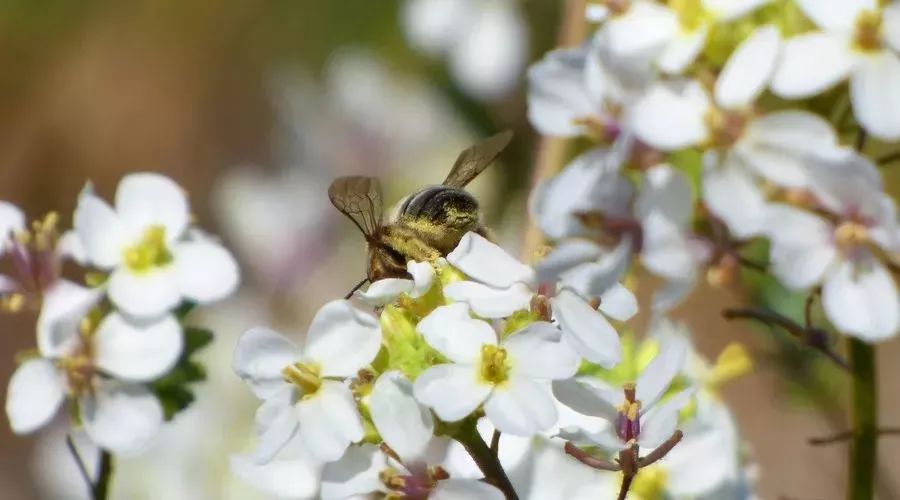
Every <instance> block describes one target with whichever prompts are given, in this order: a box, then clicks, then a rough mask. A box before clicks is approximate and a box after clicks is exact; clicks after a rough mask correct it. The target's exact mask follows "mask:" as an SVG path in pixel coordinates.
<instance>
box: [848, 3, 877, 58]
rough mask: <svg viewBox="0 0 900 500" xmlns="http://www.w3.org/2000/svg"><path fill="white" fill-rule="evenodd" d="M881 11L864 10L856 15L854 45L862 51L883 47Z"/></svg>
mask: <svg viewBox="0 0 900 500" xmlns="http://www.w3.org/2000/svg"><path fill="white" fill-rule="evenodd" d="M881 21H882V19H881V12H878V11H874V10H864V11H862V12H860V13H859V16H857V17H856V26H855V29H854V33H853V45H854V46H855V47H856V49H857V50H860V51H862V52H875V51H878V50H880V49H881Z"/></svg>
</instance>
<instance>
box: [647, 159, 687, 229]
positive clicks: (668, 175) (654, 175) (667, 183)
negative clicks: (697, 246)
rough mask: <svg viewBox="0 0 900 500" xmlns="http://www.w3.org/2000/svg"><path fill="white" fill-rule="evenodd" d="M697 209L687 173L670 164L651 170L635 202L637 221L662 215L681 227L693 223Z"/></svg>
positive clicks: (648, 170) (648, 171)
mask: <svg viewBox="0 0 900 500" xmlns="http://www.w3.org/2000/svg"><path fill="white" fill-rule="evenodd" d="M693 209H694V201H693V194H692V190H691V185H690V183H689V182H688V179H687V177H686V176H685V175H684V174H683V173H681V172H679V171H677V170H675V169H674V168H672V167H671V166H670V165H667V164H662V165H657V166H655V167H651V168H649V169H647V171H646V173H645V177H644V182H643V183H642V184H641V189H640V192H639V193H638V197H637V200H636V201H635V207H634V214H635V216H637V218H639V219H641V218H644V217H646V216H648V215H650V213H651V212H659V213H660V214H662V215H664V216H665V217H666V218H667V219H669V220H671V221H672V222H674V223H675V224H677V225H678V226H685V225H687V224H688V223H689V222H690V220H691V216H692V215H693Z"/></svg>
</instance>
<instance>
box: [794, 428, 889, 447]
mask: <svg viewBox="0 0 900 500" xmlns="http://www.w3.org/2000/svg"><path fill="white" fill-rule="evenodd" d="M875 435H876V436H879V437H881V436H900V427H884V428H881V429H876V431H875ZM855 436H856V433H854V432H853V431H843V432H839V433H837V434H832V435H831V436H822V437H811V438H809V439H808V440H807V442H808V443H809V444H810V445H812V446H824V445H829V444H834V443H840V442H842V441H849V440H851V439H853V437H855Z"/></svg>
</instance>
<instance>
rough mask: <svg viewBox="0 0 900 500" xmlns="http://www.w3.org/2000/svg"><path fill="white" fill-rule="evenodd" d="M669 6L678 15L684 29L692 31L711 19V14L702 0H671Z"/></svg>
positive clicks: (679, 22)
mask: <svg viewBox="0 0 900 500" xmlns="http://www.w3.org/2000/svg"><path fill="white" fill-rule="evenodd" d="M669 8H670V9H672V10H673V11H675V14H676V15H678V24H679V26H680V27H681V29H682V31H685V32H688V33H691V32H694V31H696V30H697V29H698V28H700V27H701V26H703V25H704V24H706V23H707V22H709V21H710V18H711V16H710V14H709V12H707V11H706V9H704V8H703V4H702V2H701V0H669Z"/></svg>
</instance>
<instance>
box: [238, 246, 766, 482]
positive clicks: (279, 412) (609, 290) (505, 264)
mask: <svg viewBox="0 0 900 500" xmlns="http://www.w3.org/2000/svg"><path fill="white" fill-rule="evenodd" d="M550 259H551V257H549V256H548V257H547V259H545V260H544V261H542V263H546V262H547V261H549V260H550ZM408 270H409V278H408V279H401V278H389V279H383V280H380V281H376V282H374V283H372V284H371V285H370V286H369V288H368V289H367V290H365V291H357V292H356V293H355V298H356V300H355V301H354V300H335V301H332V302H329V303H327V304H325V305H324V306H323V307H322V308H321V309H320V310H319V311H318V313H317V314H316V315H315V317H314V319H313V320H312V323H311V325H310V327H309V330H308V331H307V333H306V336H305V341H304V344H303V345H302V346H300V345H298V344H296V343H294V342H293V341H291V340H290V339H288V338H287V337H285V336H283V335H281V334H279V333H276V332H274V331H272V330H269V329H266V328H255V329H251V330H249V331H247V332H246V333H244V335H243V336H242V337H241V338H240V340H239V341H238V344H237V347H236V349H235V356H234V369H235V372H236V373H237V374H238V375H239V376H240V377H241V378H242V379H243V380H245V381H246V382H247V383H248V384H249V386H250V388H251V389H252V391H253V393H254V394H255V395H256V396H257V397H258V398H259V400H260V402H261V404H260V407H259V411H258V412H257V415H256V424H257V432H258V443H257V445H256V449H255V451H254V452H253V453H252V454H251V455H248V456H236V457H234V458H233V461H232V466H233V470H234V471H235V472H236V473H237V474H238V475H240V476H241V477H244V478H245V479H247V480H248V481H250V482H252V483H254V484H256V485H257V486H259V487H260V488H263V489H265V490H267V491H269V492H271V493H273V494H277V495H279V496H293V497H313V496H315V495H319V496H320V497H321V498H328V499H339V498H352V497H355V496H357V495H366V494H371V493H382V494H386V495H388V496H389V497H391V498H426V497H427V498H503V495H504V494H506V495H507V497H508V496H509V495H510V494H511V493H512V494H519V495H522V496H523V497H524V496H528V497H530V498H571V496H566V495H567V494H575V495H576V496H577V495H580V494H584V495H596V494H597V492H598V491H617V488H618V481H617V480H616V478H615V476H614V475H613V474H612V473H610V472H609V471H614V472H618V471H622V472H624V473H625V474H626V476H628V477H629V482H631V480H632V479H635V476H636V477H637V478H639V479H637V483H636V484H637V486H638V487H643V488H650V489H653V488H657V489H660V490H661V491H662V490H666V488H668V487H669V486H670V485H669V483H668V482H667V481H666V480H665V478H664V476H663V475H661V474H656V473H651V472H653V471H664V470H665V468H667V467H674V468H676V469H678V470H682V469H683V470H685V471H687V472H685V473H692V474H694V475H695V476H704V478H703V482H702V483H697V484H694V483H693V482H691V481H687V480H685V482H684V483H682V484H681V485H680V486H679V485H678V484H677V483H676V482H672V484H671V486H672V487H674V488H675V490H673V491H688V492H692V494H698V495H699V494H707V493H711V492H713V491H715V490H716V489H717V488H737V487H739V485H740V484H741V483H740V482H741V480H742V478H743V477H744V476H743V472H742V471H743V464H742V462H741V460H740V459H739V450H738V446H739V441H738V440H737V438H736V434H735V433H734V426H733V423H731V421H730V416H729V415H728V413H727V410H725V409H724V407H723V406H722V404H721V403H720V402H719V401H718V399H717V397H716V396H715V395H714V391H715V388H716V386H717V385H718V384H720V383H721V382H722V381H724V380H725V379H727V378H729V377H731V376H734V375H737V374H739V373H741V372H743V371H744V370H746V369H747V367H748V366H749V364H748V361H747V358H746V356H745V355H744V354H743V351H741V350H740V349H739V348H737V347H735V348H733V349H731V350H730V354H729V355H728V356H723V358H727V359H725V360H724V361H720V362H719V363H718V364H717V365H716V367H715V368H711V367H709V366H708V365H706V364H705V363H703V362H702V361H698V360H697V359H698V358H697V355H696V354H695V353H693V351H692V349H691V347H690V342H689V341H688V339H687V336H686V333H685V331H684V330H683V328H681V327H679V326H676V325H673V324H672V323H670V322H668V321H666V320H664V319H662V318H660V319H659V321H658V322H656V323H655V325H656V326H654V327H653V329H652V330H653V332H652V333H651V335H650V336H649V337H648V340H645V341H644V342H643V343H642V344H641V347H640V348H639V347H637V345H636V343H635V340H634V337H633V335H631V334H627V335H625V336H621V335H620V334H619V332H618V331H617V326H616V325H623V323H621V321H625V320H627V319H629V318H631V317H632V316H633V315H634V314H635V313H636V312H637V304H636V300H635V297H634V296H633V295H632V294H631V292H630V291H629V290H628V289H627V288H625V287H624V286H623V285H621V284H620V283H617V282H616V283H613V284H610V285H608V286H606V287H605V289H604V290H603V293H601V294H593V293H592V290H597V289H598V288H597V286H599V285H597V284H595V283H591V282H589V281H585V280H583V279H580V280H579V279H576V277H575V276H573V275H571V274H567V273H562V276H561V277H560V278H559V279H555V280H547V279H544V278H540V277H539V275H540V272H539V271H538V270H536V269H534V268H532V267H531V266H529V265H526V264H524V263H522V262H520V261H518V260H517V259H515V258H514V257H512V256H510V255H509V254H507V253H506V252H505V251H504V250H503V249H502V248H500V247H499V246H497V245H495V244H494V243H492V242H490V241H488V240H487V239H485V238H484V237H482V236H480V235H478V234H476V233H468V234H466V235H465V236H464V237H463V238H462V240H461V241H460V243H459V245H458V246H457V247H456V249H455V250H454V251H453V252H451V253H450V254H448V255H447V257H446V259H443V258H441V259H438V260H437V261H435V262H413V261H411V262H409V265H408ZM588 274H589V273H588ZM578 277H580V278H583V275H582V274H581V273H579V274H578ZM357 301H358V302H362V303H364V304H367V305H368V306H370V307H373V308H374V310H375V312H376V313H377V316H373V315H372V314H371V313H370V312H368V311H367V310H365V309H366V308H361V307H358V306H357V305H355V304H354V302H357ZM689 355H690V356H689ZM689 358H690V360H691V361H690V362H689ZM651 359H652V360H651ZM698 366H699V368H698ZM714 418H718V419H719V420H718V421H717V423H715V424H710V422H711V419H714ZM723 422H724V423H723ZM678 428H682V429H683V430H684V432H688V434H687V435H685V433H684V432H683V431H682V430H676V429H678ZM723 432H724V433H726V434H727V435H719V434H716V433H720V434H721V433H723ZM492 433H493V436H494V439H495V442H494V443H493V445H492V446H491V447H489V446H488V445H487V443H486V442H485V441H484V437H485V436H487V437H491V436H492ZM500 436H502V439H501V440H497V438H499V437H500ZM680 441H681V443H679V442H680ZM710 442H712V444H706V443H710ZM692 443H693V444H692ZM564 444H565V449H564V448H563V445H564ZM681 444H683V445H685V447H684V451H683V452H681V450H679V448H678V446H680V445H681ZM676 445H678V446H676ZM498 446H499V448H500V449H501V450H503V451H502V452H499V450H498V449H497V448H498ZM673 447H674V449H673ZM676 450H678V451H679V452H681V453H680V454H679V453H676ZM565 453H569V454H572V455H574V456H575V457H576V458H579V460H581V461H582V462H584V463H586V464H588V465H591V466H592V467H594V468H595V469H602V470H604V471H606V472H600V471H597V470H594V469H588V470H591V471H593V472H590V473H588V474H587V475H586V476H584V475H583V474H584V468H583V466H581V465H580V464H578V463H577V462H575V461H574V460H572V459H571V458H566V457H565V456H564V454H565ZM544 454H549V456H553V457H555V458H553V459H552V460H556V461H559V462H561V463H564V464H565V466H564V468H566V469H567V470H568V469H570V468H572V467H574V469H575V470H574V471H572V472H571V474H572V475H573V477H574V476H579V479H577V481H576V482H574V483H572V484H570V485H566V487H561V486H560V484H559V483H558V480H559V478H556V477H554V476H553V473H552V469H546V470H533V471H530V472H527V473H523V474H519V473H518V472H516V471H520V470H525V469H527V467H528V465H527V463H526V462H528V461H532V460H542V458H540V457H542V456H544ZM669 454H671V455H672V457H674V458H673V460H672V461H671V463H669V462H668V461H665V462H659V460H660V459H662V458H663V457H665V456H667V455H669ZM722 454H723V455H724V458H723V461H722V467H721V470H718V471H713V472H714V474H711V475H710V476H709V477H706V476H705V474H704V473H703V472H702V471H699V470H697V469H696V468H697V467H698V466H699V467H703V463H705V460H711V459H715V457H719V456H720V455H722ZM701 455H703V456H701ZM626 456H631V457H632V462H631V463H630V464H631V465H633V466H634V470H633V471H632V470H627V469H626V466H625V465H622V466H618V467H617V466H615V465H613V462H609V461H608V460H609V459H610V458H612V457H615V458H616V459H617V460H618V462H616V463H617V464H618V463H622V464H624V463H626V462H625V461H624V460H625V459H624V458H623V457H626ZM679 457H680V458H679ZM547 459H548V460H550V458H547ZM597 464H607V465H608V466H607V467H597ZM692 468H694V469H693V471H692ZM637 469H646V470H647V471H649V472H643V473H642V474H640V475H636V473H637ZM504 470H505V471H507V472H508V474H507V473H504ZM691 471H692V472H691ZM569 473H570V472H567V473H566V474H569ZM482 478H484V481H479V479H482ZM641 485H643V486H641ZM678 488H682V490H678ZM635 491H636V490H635ZM515 492H518V493H515ZM539 492H543V493H539ZM576 492H580V493H576ZM648 498H651V497H648Z"/></svg>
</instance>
